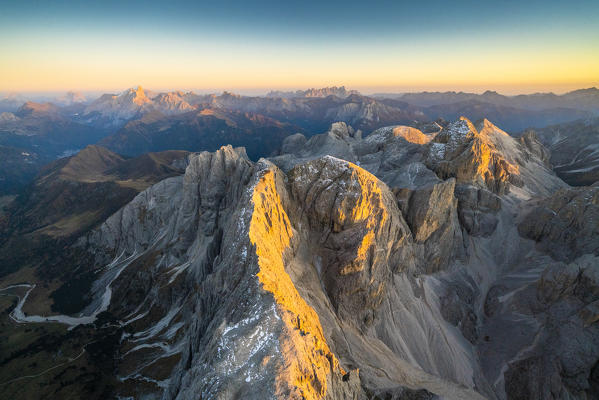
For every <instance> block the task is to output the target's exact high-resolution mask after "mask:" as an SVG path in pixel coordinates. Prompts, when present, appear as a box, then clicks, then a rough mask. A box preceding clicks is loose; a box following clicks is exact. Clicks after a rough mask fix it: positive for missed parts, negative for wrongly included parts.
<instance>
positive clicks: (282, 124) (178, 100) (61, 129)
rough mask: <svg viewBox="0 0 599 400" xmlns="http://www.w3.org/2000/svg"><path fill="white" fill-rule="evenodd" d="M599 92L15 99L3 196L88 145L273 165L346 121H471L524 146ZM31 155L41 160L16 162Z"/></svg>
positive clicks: (2, 105)
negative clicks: (291, 143) (299, 143)
mask: <svg viewBox="0 0 599 400" xmlns="http://www.w3.org/2000/svg"><path fill="white" fill-rule="evenodd" d="M597 92H598V91H597V89H595V88H591V89H582V90H578V91H574V92H570V93H566V94H564V95H554V94H534V95H520V96H511V97H509V96H502V95H499V94H497V93H495V92H485V93H483V94H482V95H477V94H472V93H462V92H460V93H455V92H446V93H428V92H423V93H410V94H403V95H393V94H389V95H377V96H364V95H361V94H360V93H358V92H357V91H355V90H348V89H346V88H345V87H331V88H322V89H309V90H305V91H297V92H270V93H269V94H268V95H267V96H265V97H259V96H241V95H236V94H232V93H229V92H224V93H222V94H220V95H215V94H209V95H200V94H195V93H193V92H182V91H174V92H163V93H155V92H151V91H147V90H144V89H143V88H141V87H136V88H131V89H128V90H126V91H124V92H122V93H119V94H104V95H102V96H100V97H99V98H97V99H95V100H94V99H88V98H86V97H85V96H83V95H82V94H79V93H75V92H69V93H67V94H66V95H64V96H58V97H56V98H54V99H50V100H52V101H51V102H34V101H26V102H24V103H22V102H23V101H24V100H26V99H25V97H23V96H19V95H15V94H13V95H10V96H7V97H6V98H4V99H3V100H0V110H4V111H3V112H2V113H1V114H0V145H1V146H4V148H5V150H4V153H5V154H7V157H8V154H11V156H10V157H11V161H10V162H11V165H12V166H13V168H14V174H13V175H14V176H15V178H13V177H11V176H8V175H7V174H6V173H5V175H7V176H4V177H3V179H2V189H1V190H2V192H1V193H0V194H11V193H15V192H16V191H18V190H19V189H20V188H22V187H23V186H24V185H25V184H27V183H28V182H31V179H32V178H33V176H34V175H35V173H37V172H39V168H40V167H41V165H43V164H44V163H47V162H50V161H52V160H53V159H56V158H58V157H64V156H67V155H70V154H73V153H74V152H76V151H78V150H80V149H82V148H83V147H85V146H87V145H89V144H96V143H101V144H102V145H103V146H106V147H108V148H110V149H111V150H113V151H115V152H117V153H120V154H123V155H139V154H142V153H144V152H147V151H163V150H171V149H176V150H186V151H199V150H216V149H217V148H219V147H220V146H221V145H224V144H229V143H230V144H233V145H236V146H244V147H246V149H247V152H248V155H249V156H250V158H251V159H253V160H256V159H258V158H259V157H262V156H269V155H271V154H272V153H273V151H276V149H278V148H279V146H280V144H281V143H282V140H283V139H284V138H285V137H286V136H289V135H292V134H295V133H302V134H305V135H311V134H314V133H319V132H324V131H325V130H326V129H327V128H328V126H329V125H330V124H332V123H334V122H338V121H341V122H345V123H347V124H350V125H352V126H353V127H354V128H355V129H359V130H361V131H362V132H363V134H364V135H368V134H369V133H371V132H372V131H374V130H376V129H378V128H381V127H384V126H389V125H393V124H406V125H410V126H414V127H418V126H421V125H423V124H427V123H428V124H430V123H432V122H433V121H437V120H439V121H438V122H440V123H443V120H454V119H456V118H458V117H459V116H462V115H465V116H467V117H469V118H470V119H472V120H474V121H478V120H482V119H484V118H489V119H491V120H493V121H496V122H497V123H498V124H499V125H500V126H502V127H504V129H506V130H507V131H508V132H510V133H511V134H513V135H514V136H518V135H520V134H522V132H523V131H524V130H525V129H527V128H534V129H544V128H545V127H547V126H552V125H555V124H561V123H565V122H570V121H575V120H581V119H582V120H585V119H588V118H592V117H593V115H596V113H597V112H598V111H599V103H598V100H597V99H598V95H597ZM46 100H49V99H48V97H46ZM23 153H27V154H35V155H36V156H35V157H33V158H32V157H27V156H22V157H21V156H15V155H19V154H21V155H22V154H23ZM7 160H8V158H7ZM36 160H40V161H39V162H38V161H36Z"/></svg>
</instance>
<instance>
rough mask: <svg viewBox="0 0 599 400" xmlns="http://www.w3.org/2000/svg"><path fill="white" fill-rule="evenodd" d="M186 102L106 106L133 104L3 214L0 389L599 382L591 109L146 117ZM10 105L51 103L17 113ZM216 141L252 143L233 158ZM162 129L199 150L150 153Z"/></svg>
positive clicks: (109, 100)
mask: <svg viewBox="0 0 599 400" xmlns="http://www.w3.org/2000/svg"><path fill="white" fill-rule="evenodd" d="M186 96H187V97H188V98H191V96H192V95H191V94H185V93H178V94H176V95H170V94H169V95H168V96H167V95H165V96H160V95H158V96H154V97H152V98H149V96H147V94H146V93H145V92H142V91H140V90H139V89H137V90H133V91H128V92H126V93H125V94H123V95H121V96H117V98H114V97H103V99H104V100H102V102H106V104H108V106H107V108H106V110H107V111H106V112H107V114H106V115H110V113H112V112H114V111H115V110H116V111H117V114H118V116H117V117H115V118H121V116H123V115H125V110H123V111H122V113H118V107H120V106H118V104H120V103H119V102H120V101H121V100H123V99H125V98H128V99H130V100H128V101H127V102H126V104H127V107H129V106H130V105H131V104H136V107H139V108H138V109H136V110H135V113H136V115H137V116H136V117H133V118H134V119H132V120H129V121H128V122H126V123H125V125H123V126H122V127H121V128H119V130H118V131H117V133H116V134H112V135H108V136H106V137H105V138H104V139H102V142H101V145H89V146H87V147H85V148H84V149H83V150H81V151H79V152H78V153H77V154H74V155H71V156H68V157H64V158H61V159H58V160H55V161H53V162H52V163H50V164H48V165H47V166H45V167H44V168H43V169H42V170H41V172H40V173H39V174H38V175H37V177H36V178H35V179H34V180H33V182H32V183H30V184H28V185H27V186H26V187H25V189H22V190H20V191H19V192H18V196H17V197H16V198H13V199H12V200H11V201H10V202H9V203H8V205H5V206H4V208H3V210H2V212H1V213H0V238H1V240H0V266H1V267H2V268H1V269H0V275H1V276H0V291H1V292H2V294H3V295H4V296H2V297H1V298H0V299H2V300H3V302H2V303H1V305H2V307H3V308H2V312H1V314H0V324H2V327H3V329H2V332H3V333H2V336H1V337H0V365H2V368H0V379H1V381H0V385H1V386H0V388H1V389H0V390H1V392H2V393H3V395H4V396H6V397H9V398H16V399H20V398H45V397H55V398H63V397H68V396H74V397H78V398H81V397H87V398H98V399H99V398H136V399H137V398H140V399H141V398H146V399H158V398H161V399H195V398H198V396H199V397H201V398H248V399H253V398H255V399H264V398H277V399H280V398H292V399H296V398H297V399H306V398H308V399H346V398H353V399H375V398H376V399H382V398H389V399H433V398H446V399H502V400H503V399H524V398H526V399H528V398H539V399H554V398H571V399H592V398H594V396H595V395H596V394H597V393H599V375H597V371H599V325H598V324H597V321H599V311H598V310H597V306H596V305H597V303H598V302H599V275H598V274H597V271H598V269H597V268H598V267H599V230H597V227H598V226H599V186H597V185H598V183H597V182H595V183H594V184H591V183H588V182H590V181H592V179H593V176H594V175H592V173H594V172H592V173H585V174H583V175H576V171H577V170H578V169H583V168H588V171H594V170H595V167H596V165H595V164H596V163H595V161H596V159H595V157H594V156H593V154H594V153H593V148H594V147H593V146H594V144H597V137H596V135H595V131H596V126H597V122H596V121H595V120H594V119H584V120H581V121H576V122H569V123H565V124H560V125H556V126H549V127H546V128H541V129H535V130H527V131H525V132H521V133H519V134H513V135H510V134H508V133H507V132H506V131H504V130H502V129H501V128H499V126H498V125H495V124H494V123H492V122H491V121H490V120H488V119H481V120H480V121H471V120H469V119H468V118H466V117H463V116H461V117H459V118H456V119H454V120H452V121H450V122H448V121H445V120H438V121H435V122H431V121H430V119H424V118H423V119H421V120H412V123H411V126H410V125H404V124H401V123H396V124H387V125H384V126H381V127H378V128H376V129H373V130H372V131H364V130H363V129H358V128H356V127H353V126H352V125H351V124H348V123H347V122H344V121H335V122H332V123H331V124H330V125H329V126H328V128H325V129H323V131H324V132H323V133H318V132H317V131H316V132H315V131H310V130H309V129H308V127H309V126H310V124H315V122H314V121H315V119H314V120H310V121H304V122H303V123H302V121H301V120H300V119H295V118H296V115H299V111H297V108H296V107H300V104H301V105H302V106H301V107H307V108H308V109H310V110H312V111H304V113H308V112H314V114H312V115H317V116H319V117H322V119H320V120H318V121H319V122H318V124H320V123H324V121H326V120H327V119H326V118H332V119H333V120H334V118H336V117H337V116H338V115H339V114H328V111H327V112H322V111H318V112H317V111H316V110H320V109H318V108H316V104H319V105H321V106H322V105H326V106H327V107H330V108H327V109H333V110H337V111H338V110H339V108H338V107H341V108H342V109H343V108H344V107H346V106H347V104H362V105H370V106H371V107H374V108H377V107H389V109H392V110H397V109H401V110H406V108H404V106H402V107H401V108H400V107H398V106H399V105H401V104H403V103H402V101H401V100H393V99H388V100H386V101H387V103H385V102H383V101H377V100H374V99H372V98H365V97H363V96H360V95H356V94H349V95H348V96H347V98H345V99H341V98H339V97H335V96H328V97H298V99H300V100H297V101H295V100H294V101H289V99H287V98H285V99H283V98H269V99H266V100H265V99H264V98H245V97H242V96H236V95H232V94H223V95H221V96H203V97H202V99H203V100H202V101H203V103H201V104H203V105H202V106H198V104H200V103H196V105H195V106H196V107H197V108H194V109H193V110H192V111H182V112H180V113H171V114H167V113H166V112H162V111H160V110H157V109H156V108H154V107H156V104H157V103H159V102H157V100H156V99H157V98H158V97H160V99H161V101H162V100H163V103H168V104H175V103H176V104H182V103H181V102H180V101H179V100H180V99H185V98H186ZM119 97H120V99H119ZM101 99H102V98H101ZM359 102H362V103H359ZM185 103H187V104H192V103H194V101H191V103H190V102H188V101H187V100H185ZM99 104H100V103H95V105H94V103H91V104H90V106H91V105H94V111H93V113H94V115H95V116H98V115H100V114H101V112H100V111H98V110H99V109H103V108H98V106H99ZM265 104H266V105H267V106H266V107H265V106H264V105H265ZM225 105H226V107H225ZM282 105H285V107H286V108H285V109H286V110H288V112H287V113H283V111H282V109H281V108H280V107H281V106H282ZM86 107H88V106H86ZM127 107H125V108H127ZM311 107H312V108H311ZM360 107H361V106H360ZM409 107H411V106H409ZM409 107H407V109H409ZM29 108H34V109H37V111H36V112H42V109H43V110H44V113H52V112H54V113H58V114H60V109H59V110H58V111H57V110H56V109H54V108H53V106H51V105H45V106H33V105H30V106H29V107H28V108H26V109H25V110H22V112H19V113H17V114H16V116H17V117H18V118H25V115H26V114H27V112H26V110H28V109H29ZM149 108H152V109H149ZM346 108H347V107H346ZM350 108H351V107H350ZM382 109H385V108H382ZM52 110H53V111H52ZM264 110H268V112H265V111H264ZM352 110H353V109H352ZM129 111H131V110H129ZM258 111H262V112H264V113H262V112H258ZM337 111H336V112H337ZM296 112H297V113H298V114H295V113H296ZM403 112H408V111H403ZM277 113H280V114H277ZM267 114H269V115H271V116H267ZM80 115H82V118H84V117H85V115H88V114H86V113H85V111H83V112H82V113H80ZM90 115H91V114H90ZM275 115H278V116H279V118H275ZM283 115H285V116H286V117H287V118H286V119H284V118H283V117H282V116H283ZM305 115H306V114H305ZM351 115H354V116H355V115H360V114H359V113H354V114H351ZM365 115H368V114H365ZM376 115H379V114H376ZM380 115H383V114H382V112H381V114H380ZM138 117H139V118H138ZM94 118H95V117H94ZM136 118H137V119H136ZM389 118H391V117H389ZM373 120H375V119H366V118H359V119H357V120H356V121H358V122H359V123H361V124H364V125H361V126H362V127H365V126H368V125H367V122H365V121H373ZM59 121H60V119H59ZM95 121H100V119H96V120H95ZM360 121H361V122H360ZM379 121H380V123H381V124H383V123H385V121H386V120H385V119H383V118H380V119H379ZM77 123H80V122H77ZM98 123H100V122H98ZM102 123H103V122H102ZM368 123H371V122H368ZM86 126H87V125H86ZM372 126H376V124H375V125H372ZM96 129H99V128H96ZM291 132H294V133H293V134H291ZM215 135H216V136H217V137H218V138H219V139H220V140H222V141H225V142H230V143H235V144H236V145H241V144H243V143H252V142H251V139H253V140H256V141H257V142H256V143H257V144H256V146H255V147H252V146H249V147H248V149H249V150H250V152H251V153H252V156H251V157H250V156H248V151H246V149H245V148H244V147H233V146H231V145H226V146H222V147H219V144H218V141H217V140H215V138H214V136H215ZM163 138H168V139H169V140H168V141H164V139H163ZM236 140H237V141H238V142H235V141H236ZM173 143H182V145H181V147H182V148H184V147H187V148H198V147H204V148H206V150H207V151H206V150H205V151H194V152H187V151H173V150H170V151H162V152H150V153H148V151H157V150H159V149H162V148H163V147H165V146H172V147H173V148H176V147H177V146H176V145H173ZM115 149H117V150H118V151H114V150H115ZM260 149H262V154H264V153H269V154H272V155H271V156H270V157H268V158H264V157H262V158H259V157H260V155H261V153H260ZM119 152H120V153H122V154H129V155H122V154H119ZM139 153H143V154H139ZM568 154H572V155H574V158H573V159H572V163H571V164H562V162H563V160H564V159H567V158H568V157H569V156H568ZM133 155H135V156H134V157H132V156H133ZM566 167H567V168H566ZM588 171H587V172H588ZM573 176H576V180H575V181H568V180H567V179H566V178H567V177H570V178H572V177H573ZM570 178H569V179H570ZM572 179H574V178H572ZM568 182H570V184H580V186H577V187H572V186H570V184H568ZM40 371H41V372H40ZM22 375H25V376H27V377H30V378H26V379H28V380H31V383H34V384H28V385H24V384H23V381H22V379H21V378H20V376H22Z"/></svg>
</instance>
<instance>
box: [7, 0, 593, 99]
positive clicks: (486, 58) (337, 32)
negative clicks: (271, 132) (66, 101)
mask: <svg viewBox="0 0 599 400" xmlns="http://www.w3.org/2000/svg"><path fill="white" fill-rule="evenodd" d="M88 3H91V2H74V1H52V2H50V1H46V2H42V1H26V0H25V1H23V0H22V1H6V0H0V91H1V92H7V91H23V92H27V91H37V92H41V91H61V90H70V89H72V90H82V91H86V90H87V91H90V90H99V91H113V90H122V89H124V88H127V87H131V86H136V85H142V86H144V87H148V88H151V89H154V90H162V89H193V90H223V89H227V90H234V91H239V92H242V93H243V92H253V91H255V92H260V91H262V92H264V91H266V90H268V89H298V88H307V87H321V86H330V85H345V86H347V87H350V88H352V89H359V90H361V91H363V92H366V93H368V92H377V91H378V92H381V91H416V90H468V91H483V90H486V89H491V90H498V91H500V92H503V93H517V92H533V91H555V92H564V91H567V90H571V89H575V88H582V87H590V86H599V1H597V0H572V1H568V2H565V1H554V0H545V1H537V0H528V1H512V0H507V1H495V2H489V1H484V0H478V1H470V0H460V1H453V2H451V1H412V2H409V3H408V2H402V1H376V0H373V1H352V0H346V1H323V0H320V1H312V0H308V1H301V2H300V1H298V2H287V1H254V2H252V1H240V0H220V1H209V2H201V1H176V0H175V1H172V0H170V1H160V2H158V1H151V0H150V1H147V2H146V1H140V2H122V1H102V2H100V1H98V2H93V3H94V4H88Z"/></svg>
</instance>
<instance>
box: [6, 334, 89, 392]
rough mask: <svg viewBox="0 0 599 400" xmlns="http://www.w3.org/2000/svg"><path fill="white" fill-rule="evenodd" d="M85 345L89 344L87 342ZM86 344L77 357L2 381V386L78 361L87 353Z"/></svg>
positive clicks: (35, 376)
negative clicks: (37, 372)
mask: <svg viewBox="0 0 599 400" xmlns="http://www.w3.org/2000/svg"><path fill="white" fill-rule="evenodd" d="M88 344H89V343H88ZM85 346H87V344H86V345H85ZM85 346H83V348H82V349H81V353H79V354H78V355H77V357H73V358H68V359H67V361H65V362H62V363H60V364H57V365H55V366H53V367H50V368H48V369H45V370H43V371H42V372H40V373H39V374H35V375H25V376H20V377H18V378H14V379H11V380H8V381H6V382H2V383H0V386H3V385H8V384H9V383H13V382H17V381H20V380H23V379H30V378H38V377H40V376H42V375H44V374H46V373H48V372H50V371H52V370H54V369H56V368H60V367H63V366H65V365H67V364H70V363H72V362H74V361H77V360H78V359H79V358H81V356H82V355H83V354H84V353H85Z"/></svg>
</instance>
